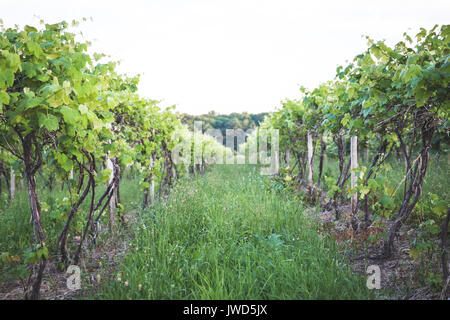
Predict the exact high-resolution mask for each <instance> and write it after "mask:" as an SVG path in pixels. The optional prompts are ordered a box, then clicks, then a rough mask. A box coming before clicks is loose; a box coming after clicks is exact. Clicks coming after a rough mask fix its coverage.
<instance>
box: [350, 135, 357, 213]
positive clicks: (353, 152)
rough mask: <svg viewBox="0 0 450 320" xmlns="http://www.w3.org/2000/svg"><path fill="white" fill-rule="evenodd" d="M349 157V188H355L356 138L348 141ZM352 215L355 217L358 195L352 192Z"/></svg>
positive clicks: (353, 137)
mask: <svg viewBox="0 0 450 320" xmlns="http://www.w3.org/2000/svg"><path fill="white" fill-rule="evenodd" d="M350 157H351V176H350V177H351V188H352V190H353V189H354V188H355V187H356V173H355V169H356V168H358V137H357V136H352V137H351V140H350ZM351 205H352V214H353V216H356V214H357V210H358V208H357V205H358V193H357V192H356V191H353V193H352V198H351Z"/></svg>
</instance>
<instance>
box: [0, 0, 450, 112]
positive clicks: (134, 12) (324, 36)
mask: <svg viewBox="0 0 450 320" xmlns="http://www.w3.org/2000/svg"><path fill="white" fill-rule="evenodd" d="M82 17H92V18H93V21H92V22H86V23H84V24H82V25H81V27H80V30H82V32H83V34H84V37H85V39H86V40H91V41H93V46H92V51H93V52H94V51H95V52H103V53H106V54H109V55H111V57H112V59H114V60H121V61H122V62H121V65H120V67H119V70H120V71H121V72H124V73H129V74H131V75H133V74H137V73H140V74H142V77H141V83H140V93H141V94H142V95H143V96H146V97H149V98H152V99H159V100H163V102H162V104H163V105H164V106H168V105H172V104H176V105H177V110H178V111H181V112H187V113H190V114H201V113H206V112H208V111H210V110H215V111H217V112H219V113H230V112H243V111H247V112H251V113H257V112H264V111H272V110H274V109H275V107H276V106H278V105H279V102H280V101H281V100H282V99H283V98H285V97H290V98H295V97H298V95H299V90H298V87H299V85H304V86H306V87H308V88H313V87H314V86H316V85H318V84H319V83H320V82H323V81H326V80H329V79H332V78H333V77H334V75H335V70H336V67H337V66H338V65H339V64H344V63H345V61H346V60H351V59H352V58H353V57H354V56H355V55H357V54H358V53H360V52H362V50H364V48H365V46H366V40H365V39H364V38H363V37H362V35H369V36H371V37H372V38H375V39H386V40H387V41H389V43H395V42H397V41H399V40H401V38H402V34H403V32H404V31H408V29H410V28H411V30H410V31H411V32H413V33H415V32H416V31H417V30H418V28H419V27H426V28H430V27H432V26H433V25H434V24H448V23H449V22H450V1H444V0H442V1H432V0H427V1H423V0H420V1H416V0H409V1H394V0H389V1H385V0H383V1H380V0H377V1H362V0H359V1H343V0H339V1H318V0H317V1H294V0H148V1H137V0H120V1H115V0H109V1H103V0H77V1H65V0H59V1H52V0H39V1H31V0H30V1H23V0H0V19H3V21H4V23H5V26H12V25H14V24H19V25H24V24H34V25H37V24H38V23H39V19H41V18H42V19H44V20H45V21H46V22H50V23H53V22H57V21H60V20H63V19H64V20H66V21H68V22H70V21H72V20H73V19H77V20H81V18H82Z"/></svg>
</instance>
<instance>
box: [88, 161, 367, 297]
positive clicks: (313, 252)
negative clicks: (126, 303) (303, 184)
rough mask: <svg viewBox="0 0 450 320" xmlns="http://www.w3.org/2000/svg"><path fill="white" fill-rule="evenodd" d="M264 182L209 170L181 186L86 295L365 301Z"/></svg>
mask: <svg viewBox="0 0 450 320" xmlns="http://www.w3.org/2000/svg"><path fill="white" fill-rule="evenodd" d="M264 179H266V177H263V176H260V175H259V173H258V172H257V168H256V167H254V166H236V165H234V166H219V165H217V166H215V167H214V168H213V170H212V171H210V172H208V173H206V174H205V175H203V176H200V177H197V178H185V179H183V180H182V181H180V182H179V183H178V184H177V185H176V186H175V187H174V189H173V190H172V191H171V195H170V197H169V199H168V200H167V201H166V202H161V203H158V204H156V205H155V206H153V207H151V208H150V209H149V210H148V211H145V212H140V213H139V216H138V222H137V223H136V226H135V228H136V229H135V230H134V231H135V239H134V241H133V243H132V245H131V247H130V250H129V253H128V255H127V256H126V257H125V258H124V260H123V263H122V265H121V266H120V268H119V269H118V270H116V271H115V273H114V274H113V275H110V277H109V279H108V280H107V281H106V282H105V283H103V284H102V285H101V287H100V288H99V289H95V295H93V296H92V298H97V299H367V298H373V297H374V295H373V294H372V293H371V292H370V291H369V290H368V289H367V288H366V286H365V279H363V278H361V277H360V276H358V275H356V274H354V273H352V272H351V271H350V268H349V266H348V265H347V264H346V261H345V260H344V259H343V256H342V252H341V251H340V250H339V248H338V247H337V246H336V244H335V243H334V242H333V241H332V240H330V239H329V238H327V237H326V236H321V235H320V234H319V233H318V232H317V231H316V227H315V225H314V223H313V222H312V221H310V220H309V219H308V218H307V217H306V216H305V215H304V213H303V211H304V208H303V206H302V205H301V203H299V202H298V201H293V200H292V197H290V196H289V195H286V196H285V195H283V194H282V193H279V192H274V191H271V190H269V189H267V187H266V186H265V184H264ZM106 272H108V270H106Z"/></svg>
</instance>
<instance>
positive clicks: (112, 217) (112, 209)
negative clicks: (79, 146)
mask: <svg viewBox="0 0 450 320" xmlns="http://www.w3.org/2000/svg"><path fill="white" fill-rule="evenodd" d="M106 168H107V169H110V170H111V174H110V176H109V183H110V184H111V183H114V164H113V162H112V161H111V159H110V158H109V156H107V157H106ZM111 192H112V196H111V198H110V200H109V223H110V224H109V228H110V230H111V232H113V231H114V229H115V225H116V189H115V186H114V185H113V186H112V190H111Z"/></svg>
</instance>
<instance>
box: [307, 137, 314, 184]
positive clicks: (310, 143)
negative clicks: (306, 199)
mask: <svg viewBox="0 0 450 320" xmlns="http://www.w3.org/2000/svg"><path fill="white" fill-rule="evenodd" d="M307 139H308V188H309V190H312V188H313V183H314V182H313V163H312V159H313V141H312V135H311V132H309V131H308V136H307Z"/></svg>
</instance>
